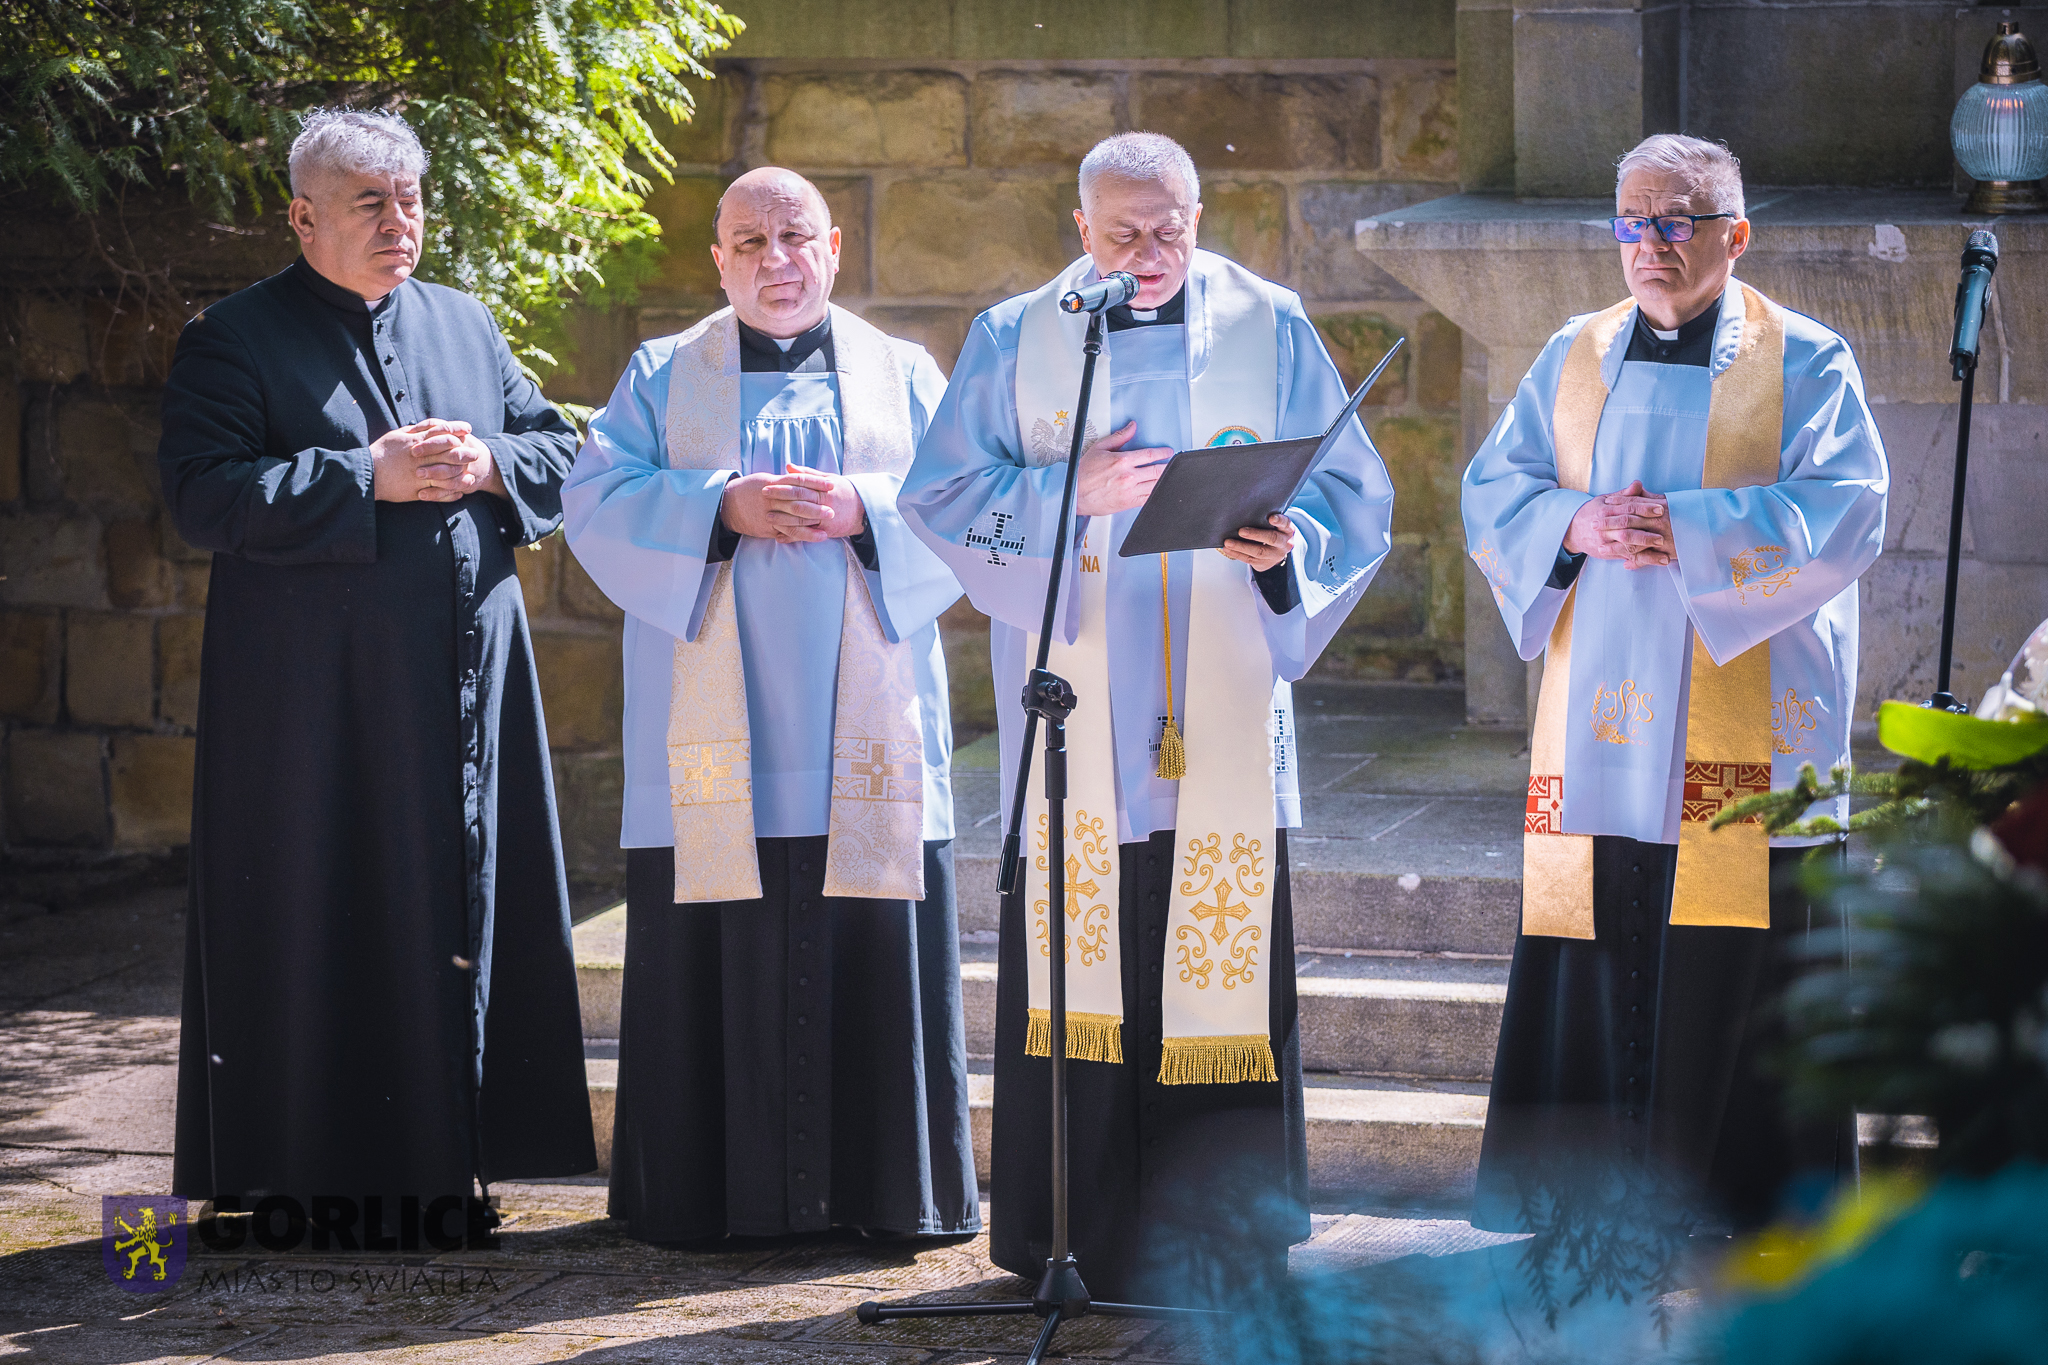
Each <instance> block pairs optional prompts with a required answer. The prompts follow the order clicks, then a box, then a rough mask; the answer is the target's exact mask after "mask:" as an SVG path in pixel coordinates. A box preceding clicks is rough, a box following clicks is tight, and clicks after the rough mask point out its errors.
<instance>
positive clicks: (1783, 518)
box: [1463, 279, 1890, 845]
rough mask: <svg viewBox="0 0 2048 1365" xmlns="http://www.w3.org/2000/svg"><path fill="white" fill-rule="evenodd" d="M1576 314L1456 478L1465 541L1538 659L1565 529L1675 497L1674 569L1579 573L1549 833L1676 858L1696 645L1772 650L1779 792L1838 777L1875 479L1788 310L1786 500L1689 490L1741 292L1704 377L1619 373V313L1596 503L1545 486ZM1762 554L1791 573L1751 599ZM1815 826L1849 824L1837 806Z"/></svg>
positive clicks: (1872, 542) (1837, 353)
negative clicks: (1625, 506)
mask: <svg viewBox="0 0 2048 1365" xmlns="http://www.w3.org/2000/svg"><path fill="white" fill-rule="evenodd" d="M1591 316H1592V315H1590V314H1588V315H1586V316H1585V317H1577V318H1573V319H1572V320H1571V321H1569V322H1567V323H1566V324H1565V325H1564V327H1563V328H1561V329H1560V330H1559V331H1558V333H1557V334H1556V335H1555V336H1553V337H1552V338H1551V339H1550V341H1549V343H1548V344H1547V345H1546V346H1545V347H1544V349H1543V352H1542V354H1541V355H1539V356H1538V357H1537V359H1536V363H1535V365H1533V366H1532V367H1531V368H1530V370H1529V373H1528V375H1527V377H1525V378H1524V379H1523V380H1522V383H1521V385H1520V387H1519V388H1518V389H1517V390H1516V392H1515V397H1514V400H1513V401H1512V402H1511V403H1509V404H1508V406H1507V409H1506V410H1505V411H1503V412H1502V413H1501V415H1500V420H1499V421H1498V422H1497V423H1496V424H1495V425H1494V428H1493V431H1492V433H1491V434H1490V435H1488V437H1487V438H1486V442H1485V443H1484V444H1483V445H1482V446H1481V447H1480V449H1479V453H1478V454H1477V455H1476V456H1474V457H1473V460H1472V463H1471V465H1470V467H1469V468H1467V469H1466V471H1465V478H1464V495H1463V503H1464V516H1465V536H1466V541H1467V545H1468V547H1469V549H1470V550H1471V552H1472V555H1473V557H1474V559H1475V560H1476V561H1477V562H1478V564H1479V566H1480V569H1481V571H1482V572H1483V573H1485V574H1486V576H1487V579H1488V581H1489V582H1490V583H1491V584H1492V585H1493V588H1494V597H1495V600H1496V601H1497V602H1498V603H1499V605H1500V611H1501V617H1502V619H1503V620H1504V621H1505V622H1506V623H1507V627H1508V633H1509V634H1510V635H1512V636H1513V637H1514V639H1515V643H1516V647H1517V648H1518V650H1519V651H1520V653H1521V656H1522V657H1523V658H1524V659H1533V658H1535V657H1536V656H1537V655H1539V654H1541V653H1542V652H1543V649H1544V646H1545V644H1546V643H1547V642H1548V640H1549V638H1550V631H1551V627H1552V626H1553V625H1555V624H1556V621H1557V616H1558V612H1559V610H1560V609H1561V608H1562V606H1563V604H1564V599H1565V590H1564V589H1562V588H1559V587H1556V586H1553V585H1552V584H1553V574H1554V573H1556V572H1557V571H1558V569H1559V567H1560V566H1559V552H1560V550H1561V548H1562V546H1563V543H1564V535H1565V531H1566V528H1567V527H1568V526H1569V525H1570V524H1571V519H1572V516H1573V514H1574V513H1576V512H1577V511H1578V509H1579V508H1580V507H1581V506H1583V505H1584V504H1585V503H1586V502H1587V501H1588V500H1589V498H1590V497H1591V496H1592V495H1595V494H1601V493H1611V492H1616V491H1619V490H1620V489H1623V488H1626V487H1628V485H1629V483H1630V482H1631V481H1632V480H1635V479H1641V480H1642V482H1643V487H1644V488H1645V489H1647V490H1648V491H1650V492H1652V493H1664V494H1667V495H1668V499H1669V503H1668V505H1669V509H1670V515H1671V529H1672V539H1673V542H1674V544H1675V546H1676V549H1677V552H1678V562H1677V563H1676V564H1673V565H1670V566H1668V567H1662V568H1650V569H1638V570H1631V569H1629V568H1627V567H1625V566H1624V565H1622V564H1621V563H1620V562H1619V561H1617V560H1608V559H1592V558H1588V559H1587V560H1586V561H1585V562H1584V564H1583V565H1582V566H1581V567H1580V568H1579V571H1578V578H1577V583H1576V591H1577V597H1576V600H1575V603H1574V606H1573V608H1572V651H1571V690H1570V702H1569V709H1568V712H1567V715H1568V717H1569V722H1568V726H1567V729H1566V740H1565V745H1566V749H1565V784H1564V829H1565V831H1566V832H1567V833H1571V834H1606V835H1623V836H1626V837H1628V838H1632V839H1639V840H1643V841H1646V842H1650V843H1665V844H1675V843H1677V842H1678V824H1679V815H1680V809H1681V807H1680V802H1681V799H1682V794H1683V787H1684V773H1685V716H1686V704H1687V701H1688V683H1689V679H1690V667H1691V658H1692V655H1691V651H1692V649H1693V647H1694V642H1693V633H1694V631H1695V630H1697V631H1698V633H1699V638H1700V639H1701V640H1703V641H1705V643H1706V646H1707V650H1708V653H1709V654H1710V655H1711V656H1712V658H1713V659H1714V661H1715V662H1716V663H1721V664H1725V663H1727V662H1728V661H1729V660H1730V659H1733V658H1734V657H1736V656H1737V655H1739V654H1741V653H1742V652H1743V651H1745V650H1747V649H1750V648H1752V647H1755V646H1759V645H1763V646H1765V647H1767V648H1769V650H1770V651H1771V700H1772V716H1771V720H1772V728H1773V733H1774V737H1775V740H1776V744H1775V750H1776V751H1775V754H1774V763H1773V767H1772V785H1773V786H1777V787H1783V786H1788V785H1790V784H1791V783H1792V781H1793V780H1794V779H1795V778H1796V777H1797V775H1798V771H1799V767H1800V765H1801V764H1803V763H1812V764H1813V765H1814V766H1815V768H1816V769H1817V770H1819V771H1820V772H1822V773H1825V772H1826V771H1827V770H1828V768H1829V767H1830V766H1832V765H1833V764H1836V763H1846V762H1848V761H1849V727H1850V723H1851V720H1852V714H1853V708H1854V704H1855V699H1856V662H1857V657H1856V651H1857V593H1856V579H1857V578H1858V577H1859V576H1860V575H1861V574H1862V573H1863V571H1864V570H1865V569H1867V568H1869V567H1870V565H1871V562H1872V561H1873V560H1875V559H1876V558H1877V555H1878V551H1879V550H1880V548H1882V545H1883V541H1884V517H1885V498H1886V494H1887V490H1888V487H1889V480H1890V474H1889V470H1888V468H1887V466H1886V462H1885V454H1884V443H1883V441H1882V439H1881V438H1880V437H1879V435H1878V430H1877V423H1876V421H1875V420H1874V419H1873V418H1872V417H1871V414H1870V408H1869V406H1868V404H1867V403H1866V402H1865V399H1864V394H1863V377H1862V374H1861V373H1860V372H1859V371H1858V369H1857V367H1856V359H1855V357H1854V356H1853V355H1852V354H1851V353H1850V351H1849V345H1848V343H1847V342H1845V341H1844V340H1842V338H1841V337H1840V336H1838V335H1836V334H1835V333H1834V332H1832V331H1830V330H1829V329H1828V328H1826V327H1824V326H1822V325H1821V324H1820V323H1818V322H1815V321H1814V320H1813V319H1812V318H1809V317H1805V316H1803V315H1802V314H1799V313H1794V312H1792V311H1790V310H1789V309H1788V310H1786V311H1785V417H1784V424H1783V427H1782V430H1781V439H1780V450H1781V451H1782V454H1781V456H1780V458H1779V466H1778V467H1779V482H1777V483H1774V484H1768V485H1761V486H1757V487H1751V488H1734V489H1730V488H1701V487H1700V479H1701V476H1702V473H1703V471H1704V469H1705V464H1706V443H1707V410H1708V404H1709V402H1710V400H1711V398H1712V385H1713V384H1714V383H1715V382H1718V381H1719V379H1720V377H1721V376H1722V375H1723V374H1724V373H1725V372H1726V371H1727V369H1728V366H1729V365H1730V363H1732V362H1733V360H1734V358H1735V350H1736V346H1737V343H1738V342H1739V341H1740V338H1741V324H1742V316H1743V303H1742V295H1741V287H1740V285H1739V284H1738V283H1737V282H1736V281H1734V280H1732V279H1731V280H1730V281H1729V283H1728V288H1727V291H1726V292H1725V293H1724V294H1723V296H1722V301H1721V314H1720V319H1719V322H1718V323H1717V325H1716V327H1715V330H1714V337H1713V358H1712V361H1711V362H1710V363H1709V365H1708V366H1707V367H1706V368H1704V369H1703V368H1701V367H1699V366H1697V365H1660V364H1650V363H1645V362H1642V361H1628V360H1626V356H1627V354H1628V346H1629V339H1630V337H1631V336H1632V335H1633V333H1634V329H1635V325H1636V318H1635V313H1634V312H1633V311H1631V312H1630V313H1629V315H1628V316H1627V318H1626V319H1625V320H1624V321H1623V322H1622V324H1621V328H1620V330H1619V331H1618V332H1617V333H1616V335H1615V339H1614V341H1613V342H1612V343H1611V344H1610V345H1609V347H1608V349H1607V351H1606V353H1605V354H1604V355H1603V356H1602V358H1601V369H1600V374H1601V378H1602V380H1603V381H1604V382H1605V383H1606V384H1607V386H1608V389H1609V394H1608V398H1607V404H1606V406H1605V407H1604V408H1603V409H1602V411H1601V415H1600V427H1599V431H1598V434H1597V435H1596V436H1595V437H1594V441H1593V471H1592V477H1591V480H1590V483H1589V487H1590V492H1589V493H1579V492H1575V491H1573V490H1571V489H1565V488H1559V487H1558V485H1557V452H1556V446H1555V444H1554V440H1553V437H1552V434H1551V417H1552V413H1553V410H1554V409H1555V407H1556V403H1557V387H1558V380H1559V377H1560V375H1561V374H1562V373H1563V370H1564V361H1565V354H1566V352H1567V351H1568V350H1569V349H1570V348H1571V344H1572V341H1573V339H1574V338H1576V337H1577V336H1578V334H1579V329H1580V328H1582V327H1583V326H1585V324H1586V322H1587V321H1588V319H1589V318H1590V317H1591ZM1759 550H1770V551H1775V552H1778V553H1780V554H1782V556H1783V561H1782V562H1783V566H1784V568H1785V569H1787V570H1790V571H1791V572H1789V573H1784V572H1779V573H1775V574H1772V575H1770V576H1769V578H1768V581H1765V582H1762V583H1759V582H1758V581H1757V579H1756V577H1755V575H1754V574H1753V573H1751V572H1750V571H1749V566H1750V565H1753V564H1755V563H1756V562H1757V560H1756V553H1757V552H1758V551H1759ZM1770 562H1771V563H1776V562H1777V561H1776V560H1775V559H1772V560H1771V561H1770ZM1738 570H1740V571H1741V572H1742V575H1743V581H1741V582H1738V581H1737V574H1738ZM1766 642H1768V643H1767V644H1766ZM1624 685H1626V687H1627V689H1628V695H1630V696H1632V697H1633V698H1635V699H1636V701H1635V702H1634V703H1633V704H1629V705H1623V706H1619V707H1616V708H1615V709H1616V711H1617V712H1618V714H1619V721H1618V723H1617V724H1616V726H1615V728H1614V729H1613V730H1612V731H1610V732H1609V733H1608V734H1607V736H1606V737H1605V738H1603V737H1602V736H1601V734H1599V733H1597V732H1596V729H1595V726H1594V724H1593V715H1594V712H1595V709H1596V704H1601V703H1602V702H1603V700H1604V702H1605V704H1606V705H1611V704H1612V699H1613V698H1614V697H1615V696H1616V695H1617V694H1620V693H1622V690H1623V688H1624ZM1603 713H1604V707H1603ZM1809 813H1810V814H1815V815H1820V814H1828V815H1833V816H1834V817H1835V818H1837V819H1840V820H1846V819H1847V817H1848V801H1847V798H1842V799H1841V800H1839V801H1834V802H1827V803H1820V804H1817V805H1816V806H1815V807H1814V808H1813V809H1812V811H1810V812H1809ZM1772 842H1773V844H1774V845H1790V844H1799V843H1811V842H1813V841H1812V840H1788V839H1775V840H1773V841H1772Z"/></svg>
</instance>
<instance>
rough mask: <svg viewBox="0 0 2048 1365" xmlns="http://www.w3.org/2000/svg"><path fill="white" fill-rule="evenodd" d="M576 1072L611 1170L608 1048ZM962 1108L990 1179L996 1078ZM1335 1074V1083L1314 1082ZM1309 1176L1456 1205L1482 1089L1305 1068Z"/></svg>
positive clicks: (1330, 1186) (1336, 1189)
mask: <svg viewBox="0 0 2048 1365" xmlns="http://www.w3.org/2000/svg"><path fill="white" fill-rule="evenodd" d="M583 1067H584V1074H585V1076H586V1077H587V1078H588V1081H589V1086H590V1122H591V1127H592V1129H593V1130H594V1134H595V1137H596V1139H597V1156H598V1173H599V1174H600V1175H610V1174H611V1152H612V1120H613V1116H614V1114H615V1113H616V1111H617V1096H618V1078H619V1063H618V1056H617V1048H616V1047H615V1046H610V1045H605V1044H601V1043H597V1042H593V1043H592V1044H591V1045H590V1046H589V1047H587V1049H586V1055H585V1057H584V1062H583ZM967 1081H968V1103H969V1110H968V1112H969V1116H970V1118H971V1120H972V1123H973V1131H974V1169H975V1173H976V1175H977V1176H978V1177H979V1178H980V1180H981V1181H982V1183H983V1185H984V1186H986V1184H987V1182H988V1178H989V1145H990V1137H991V1134H992V1133H993V1132H994V1124H995V1077H994V1076H992V1075H990V1074H988V1073H987V1072H979V1073H976V1074H974V1075H970V1076H969V1077H968V1078H967ZM1318 1081H1334V1082H1335V1083H1334V1084H1318V1083H1316V1082H1318ZM1304 1100H1305V1107H1306V1109H1307V1114H1308V1163H1309V1182H1310V1184H1311V1186H1312V1187H1313V1188H1314V1190H1315V1191H1316V1192H1317V1194H1318V1195H1342V1194H1356V1193H1360V1192H1370V1193H1371V1194H1372V1195H1373V1196H1374V1197H1375V1198H1376V1199H1378V1200H1380V1201H1382V1202H1385V1203H1389V1204H1417V1205H1423V1204H1430V1205H1435V1204H1455V1203H1458V1202H1460V1201H1463V1200H1466V1199H1469V1198H1470V1197H1471V1194H1472V1176H1473V1172H1474V1171H1475V1170H1477V1169H1478V1164H1479V1139H1480V1135H1481V1133H1482V1132H1483V1131H1484V1129H1485V1126H1486V1096H1485V1095H1484V1094H1472V1093H1457V1092H1450V1091H1436V1090H1425V1089H1419V1088H1413V1087H1397V1086H1395V1085H1392V1084H1385V1085H1371V1084H1357V1083H1349V1084H1347V1083H1345V1082H1344V1081H1343V1080H1341V1079H1339V1078H1332V1077H1312V1078H1311V1083H1310V1085H1309V1086H1308V1088H1307V1090H1306V1092H1305V1094H1304Z"/></svg>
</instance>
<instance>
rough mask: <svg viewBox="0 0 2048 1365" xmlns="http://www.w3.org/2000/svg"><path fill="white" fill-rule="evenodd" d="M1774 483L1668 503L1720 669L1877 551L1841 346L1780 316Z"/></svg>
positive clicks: (1873, 492) (1690, 587)
mask: <svg viewBox="0 0 2048 1365" xmlns="http://www.w3.org/2000/svg"><path fill="white" fill-rule="evenodd" d="M1780 449H1781V451H1782V452H1783V453H1782V455H1781V456H1780V459H1779V482H1777V483H1774V484H1760V485H1755V486H1752V487H1748V488H1698V489H1692V490H1689V491H1686V492H1681V493H1673V494H1671V495H1670V508H1671V534H1672V541H1673V544H1674V545H1675V546H1676V548H1677V551H1678V564H1677V566H1676V570H1675V572H1674V575H1673V576H1674V577H1675V578H1676V579H1677V580H1678V581H1679V584H1680V591H1681V593H1682V594H1683V596H1684V598H1685V603H1686V611H1687V613H1688V614H1689V615H1690V616H1691V617H1692V622H1693V625H1694V626H1695V627H1696V628H1697V629H1698V631H1699V634H1700V639H1701V640H1702V641H1703V642H1704V643H1705V644H1706V647H1707V652H1708V653H1709V654H1711V655H1712V656H1713V658H1714V662H1716V663H1717V664H1726V663H1727V662H1728V661H1729V660H1730V659H1733V658H1735V657H1736V656H1737V655H1739V654H1741V653H1742V652H1743V651H1745V650H1747V649H1749V648H1750V647H1751V646H1753V645H1756V644H1758V643H1760V642H1762V641H1764V640H1768V639H1769V638H1770V637H1771V636H1773V635H1776V634H1778V633H1779V632H1780V631H1782V630H1784V629H1786V628H1787V627H1788V626H1791V625H1792V624H1794V623H1795V622H1797V621H1800V620H1802V619H1804V618H1805V617H1807V616H1810V615H1812V614H1813V613H1814V612H1815V611H1818V610H1819V609H1820V608H1821V607H1824V606H1826V605H1827V604H1828V603H1829V602H1830V601H1832V600H1833V599H1834V598H1835V597H1837V596H1839V595H1840V594H1841V593H1842V592H1844V591H1846V590H1847V589H1848V588H1849V587H1850V586H1851V585H1852V584H1854V583H1855V582H1856V580H1857V579H1858V578H1859V577H1860V576H1861V575H1862V574H1863V571H1864V570H1865V569H1868V568H1869V567H1870V565H1871V562H1872V561H1873V560H1875V559H1876V558H1877V555H1878V551H1879V550H1880V549H1882V548H1883V543H1884V519H1885V498H1886V493H1887V490H1888V487H1889V483H1890V472H1889V469H1888V467H1887V465H1886V461H1885V453H1884V442H1883V439H1882V438H1881V437H1880V436H1879V435H1878V430H1877V423H1876V421H1875V419H1873V418H1872V416H1871V414H1870V407H1869V405H1868V403H1866V402H1865V399H1864V394H1863V376H1862V374H1861V373H1860V372H1859V370H1858V369H1857V366H1856V358H1855V356H1854V355H1852V354H1851V353H1850V350H1849V346H1848V343H1847V342H1845V341H1843V340H1842V338H1841V337H1839V336H1836V335H1835V334H1834V333H1833V332H1830V331H1828V330H1827V329H1826V328H1823V327H1821V326H1820V325H1819V324H1818V323H1815V322H1812V321H1811V320H1809V319H1805V318H1801V317H1798V316H1797V315H1793V314H1788V315H1787V328H1786V335H1785V421H1784V429H1783V435H1782V442H1781V445H1780Z"/></svg>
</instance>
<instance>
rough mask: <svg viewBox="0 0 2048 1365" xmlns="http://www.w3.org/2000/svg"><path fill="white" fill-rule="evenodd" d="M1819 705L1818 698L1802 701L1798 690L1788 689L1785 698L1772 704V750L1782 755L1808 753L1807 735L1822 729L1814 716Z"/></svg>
mask: <svg viewBox="0 0 2048 1365" xmlns="http://www.w3.org/2000/svg"><path fill="white" fill-rule="evenodd" d="M1819 704H1820V698H1818V697H1808V698H1807V699H1806V700H1805V701H1801V700H1800V699H1799V693H1798V691H1797V690H1796V689H1794V688H1790V687H1788V688H1786V689H1785V695H1784V697H1783V698H1781V699H1780V700H1778V701H1774V702H1772V703H1771V748H1772V749H1774V750H1776V751H1777V752H1778V753H1781V754H1797V753H1804V752H1807V749H1808V746H1807V743H1806V736H1807V734H1808V733H1810V732H1812V731H1814V730H1818V729H1819V728H1820V721H1819V720H1817V719H1816V718H1815V717H1814V714H1813V708H1814V707H1815V706H1817V705H1819Z"/></svg>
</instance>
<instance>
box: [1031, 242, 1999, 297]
mask: <svg viewBox="0 0 2048 1365" xmlns="http://www.w3.org/2000/svg"><path fill="white" fill-rule="evenodd" d="M1984 235H1985V236H1987V237H1988V236H1990V235H1991V234H1989V233H1985V234H1984ZM1972 240H1975V239H1974V238H1973V239H1972ZM1992 254H1993V256H1994V257H1995V256H1996V255H1997V246H1996V244H1995V243H1994V244H1993V247H1992ZM1136 297H1138V277H1137V276H1136V275H1132V274H1130V273H1128V272H1126V271H1122V270H1112V271H1110V272H1109V273H1108V274H1107V275H1104V276H1103V277H1102V278H1101V279H1099V280H1097V281H1096V282H1095V283H1093V284H1084V285H1082V286H1081V287H1080V288H1079V289H1076V290H1074V291H1073V292H1072V293H1070V294H1066V295H1063V296H1061V298H1060V307H1061V308H1062V309H1064V310H1065V311H1067V312H1069V313H1100V312H1102V311H1103V310H1104V309H1106V308H1115V307H1117V306H1118V305H1119V304H1125V303H1129V302H1130V301H1131V300H1132V299H1134V298H1136Z"/></svg>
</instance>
